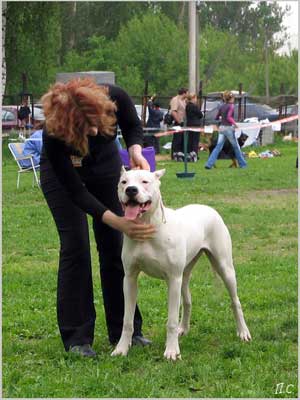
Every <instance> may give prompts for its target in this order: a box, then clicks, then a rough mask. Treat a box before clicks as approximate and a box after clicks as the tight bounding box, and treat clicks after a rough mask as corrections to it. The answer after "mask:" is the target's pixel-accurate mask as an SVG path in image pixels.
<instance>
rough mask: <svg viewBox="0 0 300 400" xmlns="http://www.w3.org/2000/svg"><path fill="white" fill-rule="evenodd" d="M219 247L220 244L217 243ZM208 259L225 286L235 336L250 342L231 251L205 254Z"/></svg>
mask: <svg viewBox="0 0 300 400" xmlns="http://www.w3.org/2000/svg"><path fill="white" fill-rule="evenodd" d="M219 245H220V243H219ZM207 255H208V258H209V259H210V261H211V263H212V265H213V267H214V269H215V270H216V271H217V273H218V274H219V275H220V277H221V278H222V280H223V282H224V283H225V286H226V288H227V290H228V292H229V295H230V297H231V302H232V310H233V313H234V317H235V320H236V324H237V335H238V336H239V337H240V339H241V340H243V341H246V342H248V341H250V340H251V335H250V332H249V329H248V327H247V325H246V322H245V319H244V314H243V310H242V306H241V303H240V300H239V298H238V294H237V282H236V275H235V269H234V266H233V262H232V256H231V251H230V254H229V253H228V248H227V250H226V251H225V252H224V251H223V252H222V251H221V252H220V249H218V250H217V251H216V252H214V254H212V253H211V252H207Z"/></svg>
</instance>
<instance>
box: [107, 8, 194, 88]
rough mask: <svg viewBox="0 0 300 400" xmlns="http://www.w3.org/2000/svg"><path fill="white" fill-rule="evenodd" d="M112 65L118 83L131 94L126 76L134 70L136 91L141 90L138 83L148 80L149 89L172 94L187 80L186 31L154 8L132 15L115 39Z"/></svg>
mask: <svg viewBox="0 0 300 400" xmlns="http://www.w3.org/2000/svg"><path fill="white" fill-rule="evenodd" d="M112 67H113V68H114V69H115V71H116V73H117V80H118V82H120V83H121V84H122V85H123V86H124V87H125V88H127V89H128V90H129V91H130V92H131V93H132V88H130V87H129V86H128V83H129V82H128V78H129V74H130V73H132V71H133V70H134V71H135V73H136V74H137V80H136V85H135V88H134V89H135V91H137V93H142V92H143V88H144V83H143V84H142V82H145V81H146V80H148V81H149V91H151V92H161V91H162V90H163V91H164V94H167V93H169V94H174V92H177V89H178V87H180V86H186V82H187V80H188V36H187V33H186V31H185V30H184V29H182V28H180V27H178V26H176V25H175V24H174V23H173V22H172V21H171V20H170V19H169V18H167V17H166V16H165V15H163V14H162V13H160V12H157V11H156V12H155V13H153V12H151V11H149V12H148V13H147V14H145V15H144V16H143V17H142V18H138V17H134V18H132V19H131V20H130V21H129V23H128V24H127V25H125V26H123V27H122V28H121V30H120V33H119V35H118V37H117V38H116V41H115V45H114V47H113V52H112ZM124 72H125V73H124Z"/></svg>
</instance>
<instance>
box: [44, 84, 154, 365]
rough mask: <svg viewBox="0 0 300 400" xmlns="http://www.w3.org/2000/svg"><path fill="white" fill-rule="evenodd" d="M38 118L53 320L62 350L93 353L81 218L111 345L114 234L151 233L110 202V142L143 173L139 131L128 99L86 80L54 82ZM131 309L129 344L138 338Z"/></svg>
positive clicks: (119, 319) (117, 323)
mask: <svg viewBox="0 0 300 400" xmlns="http://www.w3.org/2000/svg"><path fill="white" fill-rule="evenodd" d="M42 103H43V109H44V114H45V121H46V123H45V129H44V132H43V150H42V155H41V163H40V176H41V188H42V191H43V193H44V196H45V198H46V201H47V203H48V206H49V208H50V211H51V213H52V216H53V218H54V221H55V223H56V227H57V230H58V234H59V238H60V253H59V270H58V288H57V317H58V325H59V329H60V334H61V337H62V340H63V344H64V347H65V350H66V351H71V352H75V353H78V354H80V355H82V356H87V357H93V356H95V355H96V353H95V351H94V350H93V349H92V347H91V346H92V344H93V339H94V326H95V319H96V313H95V308H94V301H93V282H92V268H91V254H90V242H89V229H88V221H87V214H89V215H91V216H92V218H93V230H94V236H95V240H96V244H97V250H98V253H99V262H100V276H101V285H102V294H103V303H104V309H105V316H106V324H107V329H108V337H109V341H110V342H111V344H115V343H117V341H118V340H119V337H120V336H121V331H122V324H123V312H124V299H123V287H122V285H123V276H124V272H123V265H122V261H121V249H122V233H126V235H128V236H130V237H131V238H133V239H137V240H145V239H147V238H149V237H152V235H153V233H154V227H153V226H151V225H142V224H140V223H139V222H138V221H130V220H127V219H125V217H124V216H123V211H122V208H121V205H120V203H119V200H118V196H117V185H118V181H119V177H120V171H121V159H120V156H119V152H118V149H117V146H116V143H115V140H114V139H115V137H116V124H118V125H119V126H120V128H121V130H122V134H123V138H124V140H125V142H126V145H127V148H128V151H129V155H130V163H131V167H132V168H140V169H149V165H148V162H147V160H146V159H145V158H144V157H143V156H142V144H143V130H142V127H141V123H140V120H139V118H138V116H137V114H136V111H135V107H134V105H133V103H132V101H131V99H130V97H129V96H128V94H127V93H126V92H125V91H124V90H122V89H121V88H119V87H118V86H115V85H105V86H98V85H97V84H96V83H95V82H94V81H93V80H91V79H89V78H86V79H73V80H71V81H70V82H68V83H65V84H64V83H56V84H55V85H53V86H52V87H51V88H50V89H49V91H48V92H47V93H46V94H45V95H44V96H43V98H42ZM141 329H142V317H141V314H140V312H139V309H138V308H136V312H135V320H134V334H133V344H141V345H146V344H149V343H150V342H149V341H148V340H147V339H146V338H144V337H143V336H142V330H141Z"/></svg>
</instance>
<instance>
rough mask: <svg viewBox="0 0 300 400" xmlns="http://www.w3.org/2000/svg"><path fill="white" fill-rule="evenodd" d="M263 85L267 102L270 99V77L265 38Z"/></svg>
mask: <svg viewBox="0 0 300 400" xmlns="http://www.w3.org/2000/svg"><path fill="white" fill-rule="evenodd" d="M264 50H265V86H266V100H267V104H268V103H269V100H270V77H269V49H268V41H267V39H266V40H265V49H264Z"/></svg>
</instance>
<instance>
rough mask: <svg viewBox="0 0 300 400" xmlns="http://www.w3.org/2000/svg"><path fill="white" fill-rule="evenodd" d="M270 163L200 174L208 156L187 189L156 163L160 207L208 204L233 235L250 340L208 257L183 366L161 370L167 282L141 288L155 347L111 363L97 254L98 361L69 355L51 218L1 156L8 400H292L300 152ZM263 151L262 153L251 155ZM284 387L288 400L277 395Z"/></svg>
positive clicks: (289, 149)
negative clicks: (243, 336) (160, 172)
mask: <svg viewBox="0 0 300 400" xmlns="http://www.w3.org/2000/svg"><path fill="white" fill-rule="evenodd" d="M274 147H276V148H277V149H279V150H280V151H281V153H282V156H281V157H276V158H274V159H267V160H262V159H251V160H249V168H248V169H245V170H240V169H230V168H228V165H229V161H218V163H217V168H216V169H213V170H210V171H207V170H205V169H204V168H203V167H204V162H205V161H206V158H207V154H206V153H201V159H200V161H199V162H198V163H197V164H189V171H195V172H196V176H195V178H194V179H193V180H185V179H183V180H180V179H178V178H176V175H175V172H181V171H183V165H182V164H179V163H174V162H171V161H166V162H160V163H159V164H158V169H159V168H166V169H167V173H166V175H165V176H164V177H163V178H162V185H161V189H162V193H163V197H164V202H165V204H166V205H167V206H169V207H174V208H175V207H180V206H182V205H185V204H188V203H195V202H197V203H203V204H208V205H210V206H212V207H214V208H216V209H217V210H218V211H219V212H220V213H221V215H222V216H223V218H224V220H225V222H226V224H227V225H228V227H229V229H230V232H231V235H232V239H233V255H234V261H235V267H236V272H237V279H238V289H239V295H240V299H241V302H242V305H243V308H244V314H245V319H246V321H247V324H248V327H249V329H250V331H251V333H252V336H253V341H252V342H251V343H242V342H240V341H239V340H238V338H237V337H236V333H235V322H234V319H233V315H232V311H231V309H230V302H229V298H228V295H227V292H226V291H225V289H224V287H223V284H222V283H221V282H220V281H219V279H217V278H216V277H215V276H214V274H213V273H212V271H211V268H210V266H209V263H208V261H207V259H206V258H205V257H203V258H201V259H200V261H199V263H198V265H197V266H196V268H195V270H194V273H193V278H192V281H191V291H192V297H193V312H192V322H191V331H190V333H189V335H188V336H186V337H184V338H182V339H181V340H180V344H181V354H182V361H179V362H177V363H172V362H167V361H165V360H164V359H163V352H164V343H165V335H166V330H165V325H166V318H167V303H166V301H167V292H166V285H165V282H162V281H159V280H155V279H152V278H149V277H146V276H141V277H140V279H139V305H140V308H141V310H142V314H143V318H144V334H145V335H146V336H147V337H149V338H151V339H152V340H153V344H152V346H151V347H149V348H146V349H142V348H136V347H135V348H132V349H131V350H130V353H129V356H128V357H126V358H111V357H110V352H111V351H112V347H111V346H110V345H109V343H108V340H107V336H106V328H105V322H104V315H103V305H102V297H101V290H100V283H99V271H98V266H97V255H96V249H95V244H94V242H93V243H92V246H93V247H92V257H93V273H94V290H95V292H94V294H95V305H96V310H97V321H96V330H95V343H94V348H95V350H96V351H97V352H98V353H99V357H98V358H97V359H96V360H82V359H78V358H76V357H75V356H71V355H68V354H67V353H65V352H64V351H63V347H62V343H61V340H60V336H59V332H58V328H57V324H56V309H55V303H56V279H57V264H58V246H59V243H58V237H57V234H56V230H55V227H54V223H53V221H52V219H51V215H50V212H49V211H48V208H47V206H46V203H45V201H44V199H43V196H42V193H41V192H40V190H39V189H37V188H35V189H33V188H31V177H30V176H22V177H21V187H20V189H19V190H18V191H17V190H16V166H15V164H14V162H13V161H12V159H11V156H10V155H9V154H8V152H7V143H4V147H3V153H4V154H3V172H2V173H3V283H2V292H3V317H2V319H3V356H2V357H3V367H2V371H3V396H4V397H10V398H13V397H18V398H20V397H22V398H27V397H35V398H36V397H55V398H56V397H98V398H100V397H112V398H113V397H137V398H138V397H187V398H192V397H197V398H199V397H201V398H205V397H223V398H224V397H240V398H241V397H256V398H258V397H263V398H268V397H297V189H296V188H297V170H296V168H295V159H296V153H297V145H296V144H295V143H287V144H283V143H281V141H280V140H279V139H277V142H276V144H275V145H274V146H269V147H268V148H270V149H271V148H274ZM256 150H258V151H262V150H263V148H259V149H256ZM281 382H283V383H284V389H285V388H286V387H287V385H293V386H289V387H288V389H289V392H291V393H287V392H286V391H284V390H283V392H282V393H281V394H276V393H275V390H276V385H277V384H278V383H281Z"/></svg>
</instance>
